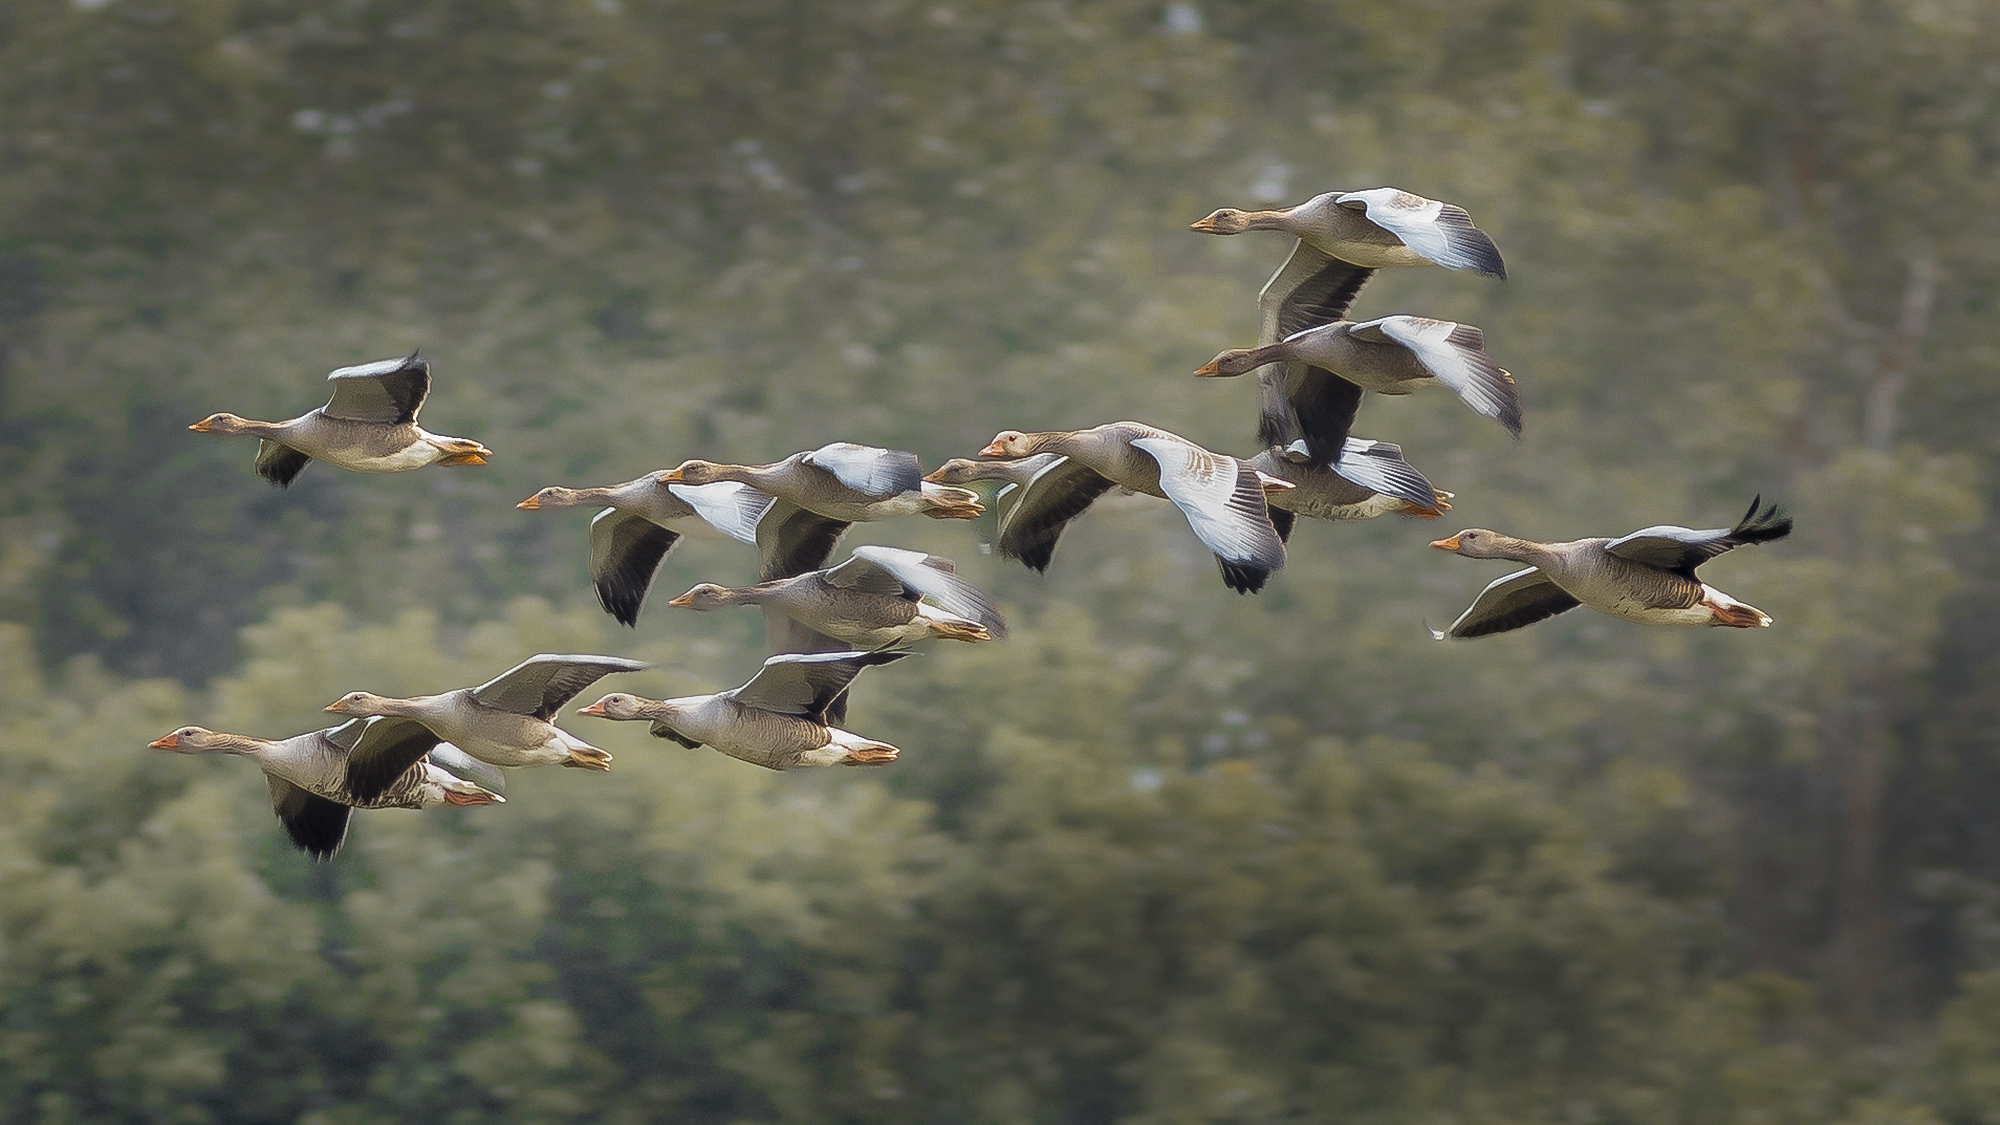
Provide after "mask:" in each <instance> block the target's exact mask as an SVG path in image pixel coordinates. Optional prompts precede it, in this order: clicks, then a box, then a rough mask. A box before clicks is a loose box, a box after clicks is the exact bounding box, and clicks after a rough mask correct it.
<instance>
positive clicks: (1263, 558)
mask: <svg viewBox="0 0 2000 1125" xmlns="http://www.w3.org/2000/svg"><path fill="white" fill-rule="evenodd" d="M1132 447H1133V448H1134V449H1138V450H1141V451H1143V452H1145V453H1146V454H1147V455H1148V456H1150V457H1152V459H1153V460H1155V461H1157V462H1159V465H1160V491H1161V492H1164V493H1166V494H1167V499H1169V500H1172V501H1173V502H1174V506H1175V507H1178V508H1179V509H1180V510H1181V514H1183V515H1185V516H1186V517H1187V521H1188V526H1189V527H1192V528H1193V529H1194V533H1195V536H1196V537H1197V538H1199V539H1200V540H1201V541H1202V542H1203V543H1205V544H1207V545H1208V549H1209V550H1211V551H1214V552H1215V557H1216V560H1217V562H1218V563H1220V564H1221V567H1222V580H1223V581H1224V582H1225V583H1227V584H1228V586H1229V588H1230V589H1232V590H1235V591H1236V592H1238V593H1243V594H1249V593H1255V592H1256V591H1258V590H1261V589H1263V588H1264V580H1265V579H1267V578H1269V577H1270V576H1271V572H1272V571H1275V570H1277V569H1278V568H1279V567H1282V566H1284V565H1285V541H1284V539H1283V538H1281V537H1280V536H1279V535H1278V530H1277V528H1276V527H1275V526H1273V525H1272V523H1271V510H1270V506H1269V505H1267V504H1265V503H1264V486H1263V483H1262V482H1261V481H1260V480H1259V479H1258V477H1257V470H1255V469H1253V468H1251V467H1250V466H1248V465H1246V464H1244V463H1243V462H1241V461H1238V460H1237V459H1236V458H1234V457H1230V456H1227V455H1225V454H1221V453H1211V452H1209V451H1208V450H1206V449H1203V448H1201V447H1200V446H1198V445H1195V444H1193V443H1192V442H1188V441H1182V440H1180V439H1177V438H1170V437H1142V438H1135V439H1133V441H1132Z"/></svg>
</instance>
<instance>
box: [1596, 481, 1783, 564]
mask: <svg viewBox="0 0 2000 1125" xmlns="http://www.w3.org/2000/svg"><path fill="white" fill-rule="evenodd" d="M1763 504H1764V497H1763V496H1761V495H1759V496H1757V497H1755V498H1754V499H1752V500H1751V501H1750V510H1749V511H1747V512H1744V513H1743V518H1742V519H1740V520H1737V521H1736V526H1735V527H1711V528H1708V529H1707V530H1704V531H1696V530H1694V529H1693V528H1687V527H1680V526H1678V525H1675V524H1670V523H1663V524H1659V525H1656V526H1654V527H1647V528H1641V529H1640V530H1638V531H1635V532H1633V533H1632V534H1630V535H1627V536H1625V537H1624V538H1623V539H1614V540H1612V541H1611V542H1609V543H1606V544H1605V545H1604V549H1605V550H1606V551H1609V552H1610V553H1611V554H1614V555H1617V556H1618V557H1619V558H1621V559H1630V560H1632V561H1633V562H1637V563H1645V564H1646V565H1647V566H1657V567H1659V568H1660V569H1662V570H1671V571H1675V572H1676V573H1679V574H1684V575H1686V576H1688V577H1689V578H1693V577H1694V568H1695V567H1698V566H1700V565H1701V564H1703V563H1705V562H1707V561H1708V560H1710V559H1712V558H1714V557H1715V556H1717V555H1720V554H1722V553H1724V552H1726V551H1731V550H1734V549H1736V548H1737V547H1743V546H1748V545H1750V544H1753V543H1769V542H1771V541H1773V540H1776V539H1783V538H1784V537H1785V536H1787V535H1790V534H1791V533H1792V518H1791V517H1790V516H1787V515H1785V514H1784V513H1783V512H1781V511H1779V510H1778V505H1776V504H1775V503H1774V504H1769V505H1764V510H1763V511H1761V512H1760V511H1758V510H1757V509H1758V506H1759V505H1763Z"/></svg>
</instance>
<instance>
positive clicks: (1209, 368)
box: [1194, 359, 1222, 379]
mask: <svg viewBox="0 0 2000 1125" xmlns="http://www.w3.org/2000/svg"><path fill="white" fill-rule="evenodd" d="M1194 374H1195V378H1197V379H1213V378H1215V377H1216V376H1218V375H1220V374H1222V368H1221V367H1220V366H1218V365H1217V364H1216V362H1215V361H1214V360H1212V359H1211V360H1209V361H1208V362H1207V363H1204V364H1202V365H1201V366H1200V367H1197V368H1195V369H1194Z"/></svg>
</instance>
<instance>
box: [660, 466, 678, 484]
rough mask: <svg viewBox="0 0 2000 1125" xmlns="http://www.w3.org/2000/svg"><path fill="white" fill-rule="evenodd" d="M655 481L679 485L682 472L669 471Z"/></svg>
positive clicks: (676, 470)
mask: <svg viewBox="0 0 2000 1125" xmlns="http://www.w3.org/2000/svg"><path fill="white" fill-rule="evenodd" d="M653 479H654V480H657V481H659V482H660V483H661V484H679V483H680V482H681V471H680V470H679V469H668V470H667V471H666V472H664V473H661V474H660V475H659V476H657V477H654V478H653Z"/></svg>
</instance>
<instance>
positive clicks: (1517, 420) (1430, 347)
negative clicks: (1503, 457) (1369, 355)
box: [1351, 316, 1521, 437]
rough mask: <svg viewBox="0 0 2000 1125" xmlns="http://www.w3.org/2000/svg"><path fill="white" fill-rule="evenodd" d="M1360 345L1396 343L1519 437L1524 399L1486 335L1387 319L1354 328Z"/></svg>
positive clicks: (1421, 320) (1462, 327) (1417, 319)
mask: <svg viewBox="0 0 2000 1125" xmlns="http://www.w3.org/2000/svg"><path fill="white" fill-rule="evenodd" d="M1351 334H1352V335H1353V336H1354V338H1355V339H1357V340H1367V341H1370V342H1373V343H1378V344H1379V343H1393V344H1399V345H1401V346H1402V347H1403V348H1404V350H1406V351H1408V352H1409V353H1410V354H1411V355H1413V356H1415V357H1416V359H1417V362H1418V363H1420V364H1422V365H1423V366H1424V370H1426V371H1428V372H1430V373H1431V375H1432V377H1434V378H1435V379H1437V381H1438V382H1440V383H1443V384H1444V385H1445V386H1447V387H1450V388H1451V389H1452V390H1454V391H1456V392H1458V397H1459V398H1461V399H1464V400H1465V404H1466V405H1467V406H1470V407H1471V408H1473V409H1474V410H1477V411H1478V412H1479V413H1481V414H1484V415H1485V416H1487V417H1488V418H1492V419H1495V420H1497V421H1498V422H1499V423H1500V424H1501V425H1503V426H1505V427H1507V432H1508V433H1511V434H1513V435H1514V436H1515V437H1520V436H1521V395H1520V392H1519V391H1517V390H1516V389H1515V388H1514V377H1513V376H1512V375H1509V374H1507V372H1505V371H1504V370H1502V369H1501V367H1500V365H1499V364H1497V363H1495V362H1493V357H1492V356H1490V355H1487V354H1486V334H1485V333H1484V332H1481V331H1480V330H1479V329H1477V328H1474V327H1473V326H1472V325H1470V324H1457V323H1454V322H1453V321H1449V320H1432V319H1430V318H1429V317H1422V316H1385V317H1383V318H1382V319H1380V320H1371V321H1368V322H1366V323H1363V324H1357V325H1355V326H1354V328H1353V331H1352V333H1351Z"/></svg>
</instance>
